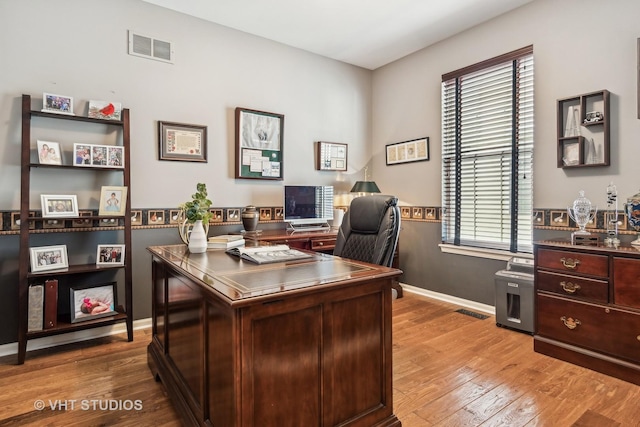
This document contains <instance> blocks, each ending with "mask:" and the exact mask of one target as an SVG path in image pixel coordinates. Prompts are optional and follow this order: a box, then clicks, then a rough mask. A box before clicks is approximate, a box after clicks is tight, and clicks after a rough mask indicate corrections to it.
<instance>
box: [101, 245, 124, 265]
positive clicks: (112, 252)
mask: <svg viewBox="0 0 640 427" xmlns="http://www.w3.org/2000/svg"><path fill="white" fill-rule="evenodd" d="M124 251H125V246H124V245H120V244H117V245H98V250H97V252H96V265H97V266H114V265H124Z"/></svg>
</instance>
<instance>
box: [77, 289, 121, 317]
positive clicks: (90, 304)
mask: <svg viewBox="0 0 640 427" xmlns="http://www.w3.org/2000/svg"><path fill="white" fill-rule="evenodd" d="M69 293H70V295H71V300H70V308H71V323H76V322H83V321H85V320H91V319H97V318H99V317H109V316H115V315H116V314H117V313H118V312H117V311H116V282H111V283H105V284H102V285H97V286H96V285H84V286H74V287H72V288H71V289H70V290H69Z"/></svg>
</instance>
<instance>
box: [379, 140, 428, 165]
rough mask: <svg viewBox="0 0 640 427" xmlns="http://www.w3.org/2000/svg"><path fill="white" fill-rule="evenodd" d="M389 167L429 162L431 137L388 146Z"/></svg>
mask: <svg viewBox="0 0 640 427" xmlns="http://www.w3.org/2000/svg"><path fill="white" fill-rule="evenodd" d="M386 152H387V166H389V165H397V164H399V163H410V162H423V161H425V160H429V137H425V138H419V139H412V140H410V141H404V142H396V143H395V144H387V145H386Z"/></svg>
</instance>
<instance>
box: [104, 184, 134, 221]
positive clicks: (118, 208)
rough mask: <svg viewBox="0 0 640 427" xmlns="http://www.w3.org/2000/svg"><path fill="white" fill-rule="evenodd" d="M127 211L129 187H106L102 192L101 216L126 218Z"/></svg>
mask: <svg viewBox="0 0 640 427" xmlns="http://www.w3.org/2000/svg"><path fill="white" fill-rule="evenodd" d="M126 210H127V187H121V186H110V185H104V186H102V189H101V190H100V208H99V210H98V215H100V216H124V214H125V211H126Z"/></svg>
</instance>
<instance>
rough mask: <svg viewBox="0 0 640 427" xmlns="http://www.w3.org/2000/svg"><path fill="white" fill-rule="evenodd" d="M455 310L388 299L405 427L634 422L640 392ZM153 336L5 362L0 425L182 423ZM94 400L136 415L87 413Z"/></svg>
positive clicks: (0, 363) (397, 398)
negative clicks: (156, 368)
mask: <svg viewBox="0 0 640 427" xmlns="http://www.w3.org/2000/svg"><path fill="white" fill-rule="evenodd" d="M459 308H460V307H457V306H454V305H451V304H447V303H442V302H439V301H435V300H432V299H428V298H424V297H421V296H417V295H414V294H411V293H408V292H405V297H404V298H401V299H399V300H396V301H394V303H393V328H394V329H393V357H394V360H393V364H394V412H395V414H396V415H397V416H398V418H399V419H400V420H401V421H402V425H403V426H404V427H414V426H415V427H423V426H447V427H449V426H480V425H482V426H509V427H514V426H553V427H563V426H574V427H583V426H597V427H609V426H640V387H638V386H636V385H633V384H630V383H627V382H625V381H621V380H618V379H615V378H612V377H608V376H606V375H602V374H599V373H596V372H592V371H589V370H587V369H584V368H580V367H578V366H574V365H571V364H568V363H565V362H561V361H559V360H555V359H552V358H550V357H547V356H543V355H540V354H537V353H534V352H533V350H532V348H533V343H532V337H531V336H530V335H527V334H524V333H521V332H515V331H511V330H507V329H503V328H499V327H496V325H495V319H494V318H493V317H489V318H488V319H484V320H482V319H478V318H476V317H473V316H469V315H465V314H461V313H457V312H456V311H455V310H457V309H459ZM150 337H151V335H150V331H149V330H144V331H137V332H136V333H135V337H134V341H133V342H131V343H129V342H127V341H126V339H125V338H124V336H115V337H108V338H101V339H97V340H93V341H88V342H84V343H78V344H73V345H68V346H64V347H58V348H54V349H47V350H40V351H37V352H30V353H28V354H27V360H26V363H25V364H24V365H20V366H17V365H15V360H16V358H15V357H13V356H11V357H5V358H0V426H21V427H22V426H38V427H40V426H45V425H46V426H65V427H67V426H72V425H82V426H83V427H86V426H136V427H143V426H179V425H180V421H179V419H178V417H177V415H176V413H175V411H174V410H173V407H172V405H171V402H170V401H169V400H168V398H167V397H166V395H165V393H164V391H163V388H162V385H161V384H160V383H157V382H155V381H154V379H153V378H152V376H151V373H150V371H149V369H148V368H147V356H146V346H147V344H148V343H149V341H150ZM38 400H42V401H43V402H44V406H45V408H44V409H42V410H36V409H35V408H34V406H36V405H37V404H38V402H37V401H38ZM92 400H96V401H101V402H109V400H115V401H117V402H124V403H121V404H123V405H133V404H135V402H134V401H136V400H138V401H140V402H141V403H140V404H141V406H142V408H141V409H140V410H135V409H134V410H125V409H121V410H101V409H100V408H99V407H98V408H97V409H93V408H92V407H91V405H92V404H93V403H92V402H91V401H92ZM65 401H66V405H67V406H66V410H65V409H64V408H63V407H62V403H64V402H65ZM72 401H75V402H72ZM104 404H105V403H103V405H104ZM52 405H53V406H54V407H55V408H54V409H52ZM72 405H74V407H73V409H72ZM82 405H85V406H84V407H83V406H82ZM86 405H88V408H87V406H86ZM296 427H298V426H296ZM300 427H303V426H300ZM304 427H306V426H304Z"/></svg>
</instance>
